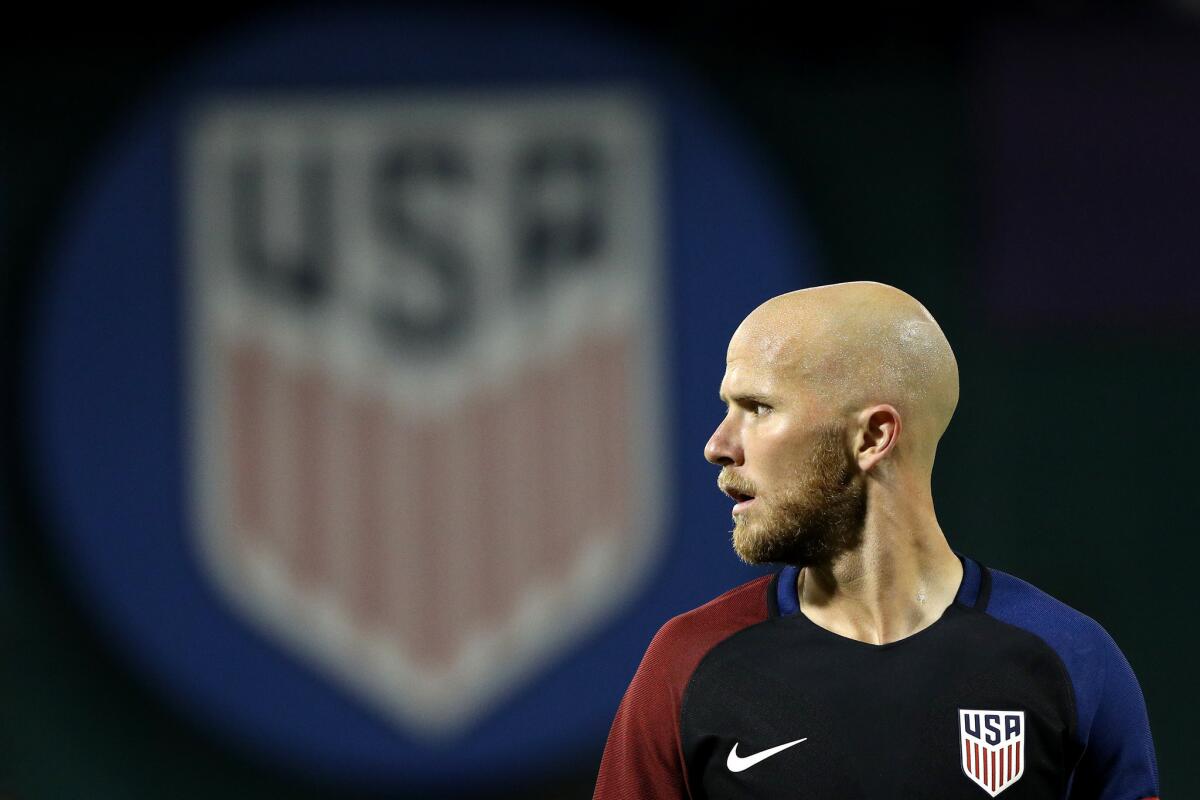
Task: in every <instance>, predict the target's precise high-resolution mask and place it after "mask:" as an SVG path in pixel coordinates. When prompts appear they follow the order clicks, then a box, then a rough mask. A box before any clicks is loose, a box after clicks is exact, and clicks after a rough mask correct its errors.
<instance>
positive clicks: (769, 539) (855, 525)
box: [733, 425, 867, 567]
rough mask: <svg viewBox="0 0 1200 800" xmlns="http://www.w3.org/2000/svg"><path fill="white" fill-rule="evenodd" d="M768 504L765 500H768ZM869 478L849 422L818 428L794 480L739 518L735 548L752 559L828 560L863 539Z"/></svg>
mask: <svg viewBox="0 0 1200 800" xmlns="http://www.w3.org/2000/svg"><path fill="white" fill-rule="evenodd" d="M764 505H765V501H764ZM866 516H867V481H866V476H865V475H864V474H863V473H862V472H861V471H860V470H859V469H858V465H857V464H856V463H855V461H854V458H853V455H852V453H851V452H850V450H849V448H848V446H847V445H846V441H845V427H844V426H842V425H833V426H829V427H826V428H823V429H822V430H820V431H819V432H818V433H817V440H816V444H815V446H814V448H813V451H812V454H811V456H810V457H809V459H808V461H807V463H806V464H805V466H804V468H802V470H801V472H800V474H798V475H797V476H796V480H795V482H794V484H793V486H792V487H791V488H789V489H787V490H786V491H785V492H783V493H782V494H781V495H780V496H779V497H777V498H774V499H772V500H771V507H770V508H759V509H754V510H753V512H752V513H749V514H742V515H739V516H738V517H737V518H736V521H735V524H734V528H733V549H734V551H735V552H736V553H737V554H738V557H739V558H741V559H742V561H744V562H746V563H747V564H794V565H796V566H801V567H807V566H819V565H824V564H828V563H829V562H830V561H832V560H833V559H834V558H835V557H836V556H838V555H839V554H841V553H845V552H847V551H850V550H853V549H855V548H857V547H858V546H859V544H860V543H861V542H862V535H863V525H864V523H865V522H866Z"/></svg>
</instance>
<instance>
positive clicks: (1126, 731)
mask: <svg viewBox="0 0 1200 800" xmlns="http://www.w3.org/2000/svg"><path fill="white" fill-rule="evenodd" d="M1096 627H1097V628H1099V635H1100V636H1101V637H1103V641H1102V643H1101V644H1100V647H1099V650H1100V653H1101V656H1100V661H1101V664H1100V665H1099V666H1098V669H1097V672H1096V673H1095V674H1094V675H1090V676H1086V677H1081V678H1080V679H1075V678H1074V676H1073V675H1072V679H1073V680H1075V681H1076V683H1089V684H1094V686H1089V687H1087V691H1086V693H1085V698H1086V700H1087V701H1088V703H1089V705H1090V706H1091V708H1090V709H1089V710H1091V712H1092V713H1091V720H1090V722H1091V724H1090V725H1089V727H1088V728H1087V729H1086V730H1085V729H1083V727H1082V723H1083V721H1084V719H1083V714H1080V731H1079V735H1080V738H1081V739H1082V740H1083V744H1084V750H1083V755H1082V756H1081V757H1080V759H1079V764H1078V765H1076V767H1075V774H1074V777H1073V778H1072V782H1071V793H1070V798H1071V800H1093V798H1095V800H1141V799H1142V798H1156V797H1158V767H1157V765H1156V763H1155V758H1154V742H1153V740H1152V739H1151V736H1150V720H1149V718H1148V717H1147V715H1146V702H1145V700H1144V699H1143V698H1142V690H1141V687H1140V686H1138V682H1137V678H1136V677H1134V674H1133V669H1132V668H1131V667H1130V666H1129V662H1128V661H1126V660H1125V656H1124V655H1123V654H1122V653H1121V651H1120V650H1119V649H1118V648H1117V645H1116V642H1114V641H1113V640H1112V638H1111V637H1110V636H1109V635H1108V633H1107V632H1106V631H1104V629H1103V628H1100V626H1099V625H1097V626H1096ZM1081 688H1083V687H1081ZM1078 692H1079V689H1077V690H1076V693H1077V694H1078Z"/></svg>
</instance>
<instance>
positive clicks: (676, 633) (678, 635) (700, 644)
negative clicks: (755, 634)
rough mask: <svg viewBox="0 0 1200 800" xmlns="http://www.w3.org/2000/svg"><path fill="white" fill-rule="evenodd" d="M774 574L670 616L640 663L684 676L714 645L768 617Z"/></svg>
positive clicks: (748, 582) (677, 675) (678, 676)
mask: <svg viewBox="0 0 1200 800" xmlns="http://www.w3.org/2000/svg"><path fill="white" fill-rule="evenodd" d="M773 577H774V576H772V575H763V576H760V577H758V578H755V579H753V580H750V581H747V582H746V583H743V584H742V585H740V586H737V587H734V588H733V589H730V590H729V591H727V592H725V593H724V594H722V595H720V596H719V597H715V598H713V599H712V600H709V601H708V602H707V603H705V604H704V605H702V606H698V607H697V608H693V609H692V610H691V611H685V612H684V613H682V614H679V615H678V616H675V617H672V618H671V619H670V620H668V621H667V622H666V623H665V624H664V625H663V626H662V627H661V628H659V630H658V633H657V634H655V636H654V639H653V640H652V641H651V642H650V647H649V648H648V649H647V651H646V659H645V662H644V664H643V666H651V667H655V668H657V669H659V670H665V671H669V672H670V673H672V674H673V676H674V677H675V678H676V679H677V680H679V679H686V676H688V675H690V674H691V671H692V670H693V669H695V667H696V665H697V664H698V663H699V662H700V660H701V659H702V658H703V657H704V656H705V654H707V653H708V652H709V651H710V650H712V648H713V647H715V646H716V645H718V644H719V643H721V642H722V641H724V640H725V639H728V638H729V637H730V636H732V635H734V634H735V633H737V632H738V631H741V630H744V629H746V628H748V627H750V626H752V625H756V624H758V623H760V622H763V621H765V620H767V619H769V618H770V616H771V606H770V602H769V600H768V593H769V591H770V586H771V581H772V578H773Z"/></svg>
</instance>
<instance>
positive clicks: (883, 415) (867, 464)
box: [854, 404, 903, 472]
mask: <svg viewBox="0 0 1200 800" xmlns="http://www.w3.org/2000/svg"><path fill="white" fill-rule="evenodd" d="M858 423H859V424H858V436H857V437H856V440H855V443H854V457H855V459H857V461H858V466H859V468H860V469H862V471H863V472H868V471H869V470H871V469H872V468H873V467H874V466H875V465H876V464H878V463H879V462H880V461H882V460H883V459H885V458H887V457H888V455H889V454H890V453H891V452H892V448H893V447H895V446H896V442H897V441H898V439H899V438H900V430H901V428H902V427H903V423H901V421H900V412H899V411H897V410H896V408H895V406H890V405H887V404H884V405H878V406H871V407H870V408H867V409H864V410H863V411H862V412H860V413H859V415H858Z"/></svg>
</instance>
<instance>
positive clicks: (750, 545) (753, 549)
mask: <svg viewBox="0 0 1200 800" xmlns="http://www.w3.org/2000/svg"><path fill="white" fill-rule="evenodd" d="M733 552H735V553H737V557H738V558H740V559H741V560H742V561H744V562H745V563H747V564H750V565H751V566H757V565H759V564H771V563H775V561H776V559H775V558H773V556H774V553H772V552H770V547H769V546H768V545H767V543H766V542H764V541H763V539H762V535H761V534H759V533H757V532H755V531H751V530H747V526H746V525H745V524H744V523H742V522H738V523H736V524H735V525H734V526H733Z"/></svg>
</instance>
